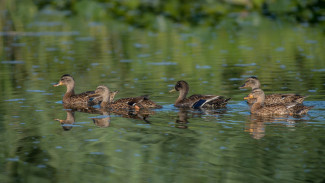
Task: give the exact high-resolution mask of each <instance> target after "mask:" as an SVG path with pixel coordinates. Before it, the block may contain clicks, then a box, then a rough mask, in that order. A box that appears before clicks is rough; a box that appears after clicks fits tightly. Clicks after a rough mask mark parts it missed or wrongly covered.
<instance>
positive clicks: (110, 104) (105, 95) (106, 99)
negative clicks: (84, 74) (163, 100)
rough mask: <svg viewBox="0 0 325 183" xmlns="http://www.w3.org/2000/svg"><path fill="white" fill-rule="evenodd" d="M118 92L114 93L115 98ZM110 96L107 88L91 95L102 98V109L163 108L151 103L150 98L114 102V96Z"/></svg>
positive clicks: (98, 89) (131, 98)
mask: <svg viewBox="0 0 325 183" xmlns="http://www.w3.org/2000/svg"><path fill="white" fill-rule="evenodd" d="M115 94H116V92H114V94H113V95H114V96H115ZM113 95H110V91H109V89H108V87H106V86H103V85H101V86H98V87H97V88H96V90H95V93H94V94H91V95H89V97H97V96H100V97H102V99H103V100H102V102H101V104H100V106H101V107H102V108H110V109H133V108H134V109H136V110H138V109H140V108H162V106H161V105H158V104H156V103H155V102H153V101H151V100H150V99H149V97H148V96H146V95H144V96H139V97H130V98H121V99H118V100H115V101H114V96H113Z"/></svg>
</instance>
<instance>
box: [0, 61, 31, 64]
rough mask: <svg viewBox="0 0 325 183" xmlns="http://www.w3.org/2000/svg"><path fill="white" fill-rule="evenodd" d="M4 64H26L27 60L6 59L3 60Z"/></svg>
mask: <svg viewBox="0 0 325 183" xmlns="http://www.w3.org/2000/svg"><path fill="white" fill-rule="evenodd" d="M1 63H2V64H24V63H25V62H24V61H22V60H5V61H1Z"/></svg>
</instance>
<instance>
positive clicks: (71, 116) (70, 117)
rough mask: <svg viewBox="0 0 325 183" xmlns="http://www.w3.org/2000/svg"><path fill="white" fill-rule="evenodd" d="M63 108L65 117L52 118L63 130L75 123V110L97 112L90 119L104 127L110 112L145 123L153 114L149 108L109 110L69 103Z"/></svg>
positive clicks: (108, 121)
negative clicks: (65, 113)
mask: <svg viewBox="0 0 325 183" xmlns="http://www.w3.org/2000/svg"><path fill="white" fill-rule="evenodd" d="M64 108H65V110H66V112H67V117H66V119H54V120H56V121H59V122H60V124H61V125H62V128H63V129H64V130H65V131H68V130H71V129H72V127H73V126H74V123H75V112H83V113H89V114H99V115H100V116H96V117H92V118H91V119H92V121H93V122H94V124H95V125H96V126H98V127H101V128H106V127H109V126H110V123H111V117H110V114H111V113H114V114H116V115H119V116H121V117H124V118H131V119H136V120H141V121H144V122H146V123H149V124H150V121H149V120H148V118H149V116H150V115H153V114H155V112H154V111H152V110H149V109H140V110H123V109H122V110H116V109H114V110H109V109H102V108H92V107H88V108H81V107H80V106H78V107H77V106H75V105H74V106H73V108H72V107H71V105H69V106H66V105H64Z"/></svg>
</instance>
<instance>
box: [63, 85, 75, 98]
mask: <svg viewBox="0 0 325 183" xmlns="http://www.w3.org/2000/svg"><path fill="white" fill-rule="evenodd" d="M74 95H75V93H74V82H73V83H71V84H69V85H67V91H66V92H65V94H64V96H63V102H64V101H66V100H69V98H70V97H72V96H74Z"/></svg>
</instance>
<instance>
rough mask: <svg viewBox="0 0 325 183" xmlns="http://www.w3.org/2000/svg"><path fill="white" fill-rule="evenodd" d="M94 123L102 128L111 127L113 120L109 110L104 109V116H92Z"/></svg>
mask: <svg viewBox="0 0 325 183" xmlns="http://www.w3.org/2000/svg"><path fill="white" fill-rule="evenodd" d="M92 120H93V122H94V124H95V125H96V126H98V127H101V128H106V127H109V125H110V122H111V116H110V113H109V112H107V111H103V113H102V116H98V117H95V118H92Z"/></svg>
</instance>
